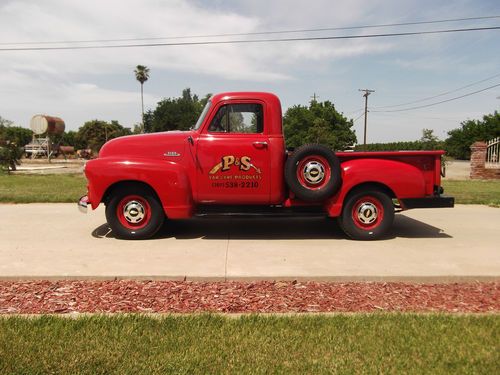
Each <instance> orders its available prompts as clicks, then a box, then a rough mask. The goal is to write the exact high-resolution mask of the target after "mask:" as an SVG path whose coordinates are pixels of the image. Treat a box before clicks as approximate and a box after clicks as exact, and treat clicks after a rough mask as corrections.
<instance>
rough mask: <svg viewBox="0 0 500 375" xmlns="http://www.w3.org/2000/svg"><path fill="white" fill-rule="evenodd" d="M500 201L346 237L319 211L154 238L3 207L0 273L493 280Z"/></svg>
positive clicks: (412, 217)
mask: <svg viewBox="0 0 500 375" xmlns="http://www.w3.org/2000/svg"><path fill="white" fill-rule="evenodd" d="M499 228H500V209H495V208H490V207H486V206H474V205H458V206H457V207H455V208H453V209H423V210H413V211H407V212H405V213H403V214H398V215H396V221H395V226H394V231H393V235H392V236H391V238H389V239H387V240H383V241H375V242H357V241H352V240H348V239H346V237H345V236H344V234H343V233H342V232H341V231H340V229H339V228H338V226H337V224H336V222H335V221H334V220H329V219H324V218H262V219H260V218H259V219H235V218H232V219H216V218H211V219H207V218H205V219H193V220H185V221H178V222H169V223H168V224H167V225H165V227H164V228H163V229H162V230H161V231H160V233H159V234H158V235H157V236H156V237H155V238H154V239H151V240H146V241H124V240H118V239H116V238H114V237H113V234H112V233H111V232H110V230H109V228H108V226H107V225H106V224H105V218H104V210H103V208H102V207H101V208H99V209H98V210H97V211H94V212H90V213H89V214H88V215H82V214H80V213H79V212H78V211H77V208H76V204H17V205H14V204H2V205H0V279H19V278H29V279H33V278H51V279H53V278H55V279H60V278H92V279H106V278H114V277H117V278H152V279H188V280H228V279H229V280H236V279H249V280H250V279H252V280H255V279H310V280H335V281H355V280H384V281H396V280H400V281H426V282H440V281H466V280H500V238H499Z"/></svg>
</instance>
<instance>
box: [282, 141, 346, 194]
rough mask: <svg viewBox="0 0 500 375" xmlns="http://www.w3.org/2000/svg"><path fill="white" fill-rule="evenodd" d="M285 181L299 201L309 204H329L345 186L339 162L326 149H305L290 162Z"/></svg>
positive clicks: (292, 157) (315, 146) (313, 147)
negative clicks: (327, 200)
mask: <svg viewBox="0 0 500 375" xmlns="http://www.w3.org/2000/svg"><path fill="white" fill-rule="evenodd" d="M285 181H286V183H287V185H288V187H289V188H290V190H291V191H292V192H293V193H294V194H295V196H296V197H297V198H299V199H302V200H304V201H307V202H317V201H322V200H325V199H327V198H329V197H331V196H332V195H334V194H335V193H336V192H337V191H338V190H339V189H340V186H341V185H342V178H341V175H340V162H339V159H338V157H337V156H336V155H335V154H334V153H333V151H331V150H330V149H329V148H328V147H326V146H323V145H317V144H310V145H304V146H301V147H299V148H297V149H296V150H295V151H294V152H293V154H292V155H290V156H289V157H288V159H287V161H286V164H285Z"/></svg>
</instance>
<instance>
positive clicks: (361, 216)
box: [357, 202, 378, 224]
mask: <svg viewBox="0 0 500 375" xmlns="http://www.w3.org/2000/svg"><path fill="white" fill-rule="evenodd" d="M357 211H358V220H359V221H360V222H362V223H363V224H372V223H373V222H374V221H375V220H377V217H378V211H377V207H376V206H375V205H374V204H373V203H370V202H364V203H362V204H360V205H359V207H358V210H357Z"/></svg>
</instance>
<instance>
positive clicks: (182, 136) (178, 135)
mask: <svg viewBox="0 0 500 375" xmlns="http://www.w3.org/2000/svg"><path fill="white" fill-rule="evenodd" d="M192 134H193V132H192V131H169V132H162V133H151V134H140V135H129V136H125V137H119V138H115V139H112V140H110V141H108V142H107V143H106V144H104V146H102V148H101V151H100V152H99V158H106V157H116V156H120V157H123V158H124V160H126V159H129V158H147V159H162V160H165V157H168V158H170V157H172V158H175V159H176V160H179V159H180V158H181V157H183V156H184V154H185V149H186V147H187V146H188V138H189V137H190V136H191V135H192Z"/></svg>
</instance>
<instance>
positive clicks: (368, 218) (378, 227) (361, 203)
mask: <svg viewBox="0 0 500 375" xmlns="http://www.w3.org/2000/svg"><path fill="white" fill-rule="evenodd" d="M338 220H339V224H340V227H341V228H342V230H343V231H344V232H345V234H347V235H348V236H349V237H350V238H352V239H354V240H360V241H370V240H378V239H380V238H382V237H384V236H386V235H387V234H388V232H389V231H390V229H391V228H392V223H393V222H394V205H393V203H392V199H391V197H389V196H388V195H387V194H386V193H384V192H382V191H380V190H368V191H362V190H358V191H356V192H353V193H351V194H349V195H348V196H347V198H346V199H345V201H344V207H343V209H342V214H341V216H340V217H339V218H338Z"/></svg>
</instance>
